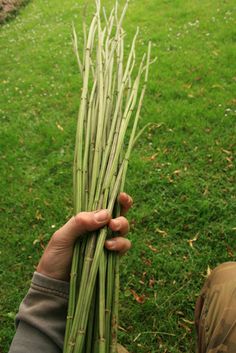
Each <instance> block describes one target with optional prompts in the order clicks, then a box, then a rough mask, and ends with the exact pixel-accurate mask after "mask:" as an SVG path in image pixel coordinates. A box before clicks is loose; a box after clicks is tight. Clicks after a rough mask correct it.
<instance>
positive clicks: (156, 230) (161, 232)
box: [155, 228, 167, 237]
mask: <svg viewBox="0 0 236 353" xmlns="http://www.w3.org/2000/svg"><path fill="white" fill-rule="evenodd" d="M155 232H156V233H159V234H161V235H162V236H163V237H165V236H167V232H166V231H164V230H161V229H159V228H156V229H155Z"/></svg>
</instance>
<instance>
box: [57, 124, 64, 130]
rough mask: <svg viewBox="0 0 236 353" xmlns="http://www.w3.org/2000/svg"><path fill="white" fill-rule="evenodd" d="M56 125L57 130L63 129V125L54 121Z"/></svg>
mask: <svg viewBox="0 0 236 353" xmlns="http://www.w3.org/2000/svg"><path fill="white" fill-rule="evenodd" d="M56 126H57V128H58V130H60V131H64V129H63V127H62V126H61V125H60V124H58V123H56Z"/></svg>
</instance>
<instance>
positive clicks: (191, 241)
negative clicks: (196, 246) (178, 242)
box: [188, 233, 199, 249]
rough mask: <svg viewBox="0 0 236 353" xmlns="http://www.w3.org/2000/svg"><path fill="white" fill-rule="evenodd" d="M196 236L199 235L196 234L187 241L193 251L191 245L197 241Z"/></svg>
mask: <svg viewBox="0 0 236 353" xmlns="http://www.w3.org/2000/svg"><path fill="white" fill-rule="evenodd" d="M198 235H199V233H197V234H196V235H195V237H194V238H193V239H190V240H188V243H189V245H190V246H191V248H192V249H193V243H194V242H195V241H197V240H198Z"/></svg>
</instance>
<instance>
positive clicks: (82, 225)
mask: <svg viewBox="0 0 236 353" xmlns="http://www.w3.org/2000/svg"><path fill="white" fill-rule="evenodd" d="M110 219H111V216H110V214H109V212H108V210H106V209H104V210H100V211H95V212H80V213H78V214H77V215H76V216H74V217H72V218H71V219H70V220H69V221H68V222H67V223H66V224H64V225H63V226H62V227H61V228H60V229H58V230H57V231H56V232H55V233H54V235H53V240H55V241H60V242H61V241H63V242H65V243H66V245H67V246H70V245H73V244H74V242H75V240H76V239H77V238H78V237H80V236H82V235H83V234H85V233H87V232H91V231H94V230H97V229H99V228H102V227H104V226H105V225H106V224H107V223H108V222H109V221H110Z"/></svg>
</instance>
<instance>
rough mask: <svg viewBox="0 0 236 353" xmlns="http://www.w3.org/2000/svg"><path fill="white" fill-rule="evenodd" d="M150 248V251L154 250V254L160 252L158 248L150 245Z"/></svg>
mask: <svg viewBox="0 0 236 353" xmlns="http://www.w3.org/2000/svg"><path fill="white" fill-rule="evenodd" d="M148 247H149V249H150V250H152V251H153V252H155V253H157V252H158V250H157V248H155V247H154V246H152V245H148Z"/></svg>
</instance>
